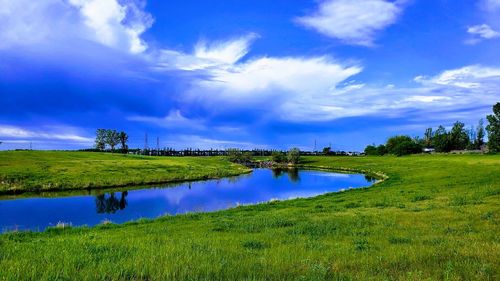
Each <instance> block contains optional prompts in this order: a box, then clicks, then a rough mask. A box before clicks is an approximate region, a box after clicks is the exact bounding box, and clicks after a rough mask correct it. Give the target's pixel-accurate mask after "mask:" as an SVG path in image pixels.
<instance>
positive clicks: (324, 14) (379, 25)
mask: <svg viewBox="0 0 500 281" xmlns="http://www.w3.org/2000/svg"><path fill="white" fill-rule="evenodd" d="M402 9H403V5H402V1H386V0H357V1H352V0H325V1H322V2H321V3H320V4H319V7H318V10H317V11H316V12H314V13H312V14H311V15H307V16H303V17H299V18H297V19H296V21H297V22H298V23H299V24H302V25H304V26H306V27H309V28H312V29H314V30H316V31H317V32H319V33H321V34H324V35H326V36H328V37H331V38H336V39H339V40H341V41H342V42H345V43H347V44H352V45H362V46H372V45H373V44H374V43H373V42H374V40H375V37H376V35H377V33H378V32H380V31H381V30H383V29H385V28H386V27H388V26H390V25H392V24H394V23H395V22H396V20H397V19H398V17H399V15H400V14H401V13H402Z"/></svg>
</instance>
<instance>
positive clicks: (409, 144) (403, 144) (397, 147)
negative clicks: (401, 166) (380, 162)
mask: <svg viewBox="0 0 500 281" xmlns="http://www.w3.org/2000/svg"><path fill="white" fill-rule="evenodd" d="M386 147H387V151H388V152H389V153H390V154H394V155H397V156H402V155H408V154H413V153H421V152H422V146H421V145H420V144H418V143H417V142H416V141H415V140H414V139H412V138H410V137H409V136H394V137H391V138H389V139H388V140H387V144H386Z"/></svg>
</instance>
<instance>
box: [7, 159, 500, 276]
mask: <svg viewBox="0 0 500 281" xmlns="http://www.w3.org/2000/svg"><path fill="white" fill-rule="evenodd" d="M69 155H71V156H68V158H72V160H68V161H73V162H71V163H72V165H73V167H74V166H76V167H78V166H79V165H78V162H79V161H80V160H79V159H78V157H79V156H78V155H76V156H75V155H74V154H69ZM2 157H3V159H5V157H6V156H5V155H3V156H2ZM10 157H14V156H12V155H11V156H10ZM81 157H90V156H81ZM92 157H94V156H92ZM96 157H97V156H96ZM99 157H100V156H99ZM116 157H117V158H116V159H117V160H116V161H117V162H119V159H125V160H126V161H129V159H128V158H119V157H120V156H116ZM73 158H74V159H73ZM148 159H149V158H148ZM13 161H14V160H13ZM23 161H27V162H28V160H23ZM148 161H151V163H156V162H155V161H167V162H168V161H172V162H171V163H177V161H179V163H184V161H187V162H189V163H193V164H192V165H195V164H194V163H196V162H198V161H199V163H200V164H199V165H200V166H206V164H201V163H203V161H208V162H207V163H214V164H215V163H220V161H222V160H220V159H213V160H212V159H206V160H205V159H204V158H196V159H194V160H193V159H183V158H182V159H180V158H175V159H170V158H167V159H165V160H153V159H152V160H148ZM210 161H212V162H210ZM15 162H17V161H15ZM2 163H4V165H5V162H2ZM303 164H304V165H307V166H310V167H318V168H347V169H355V170H363V171H366V172H371V173H384V174H386V175H387V176H388V179H386V180H385V181H384V182H382V183H380V184H377V185H375V186H373V187H370V188H365V189H357V190H349V191H346V192H341V193H334V194H327V195H322V196H318V197H315V198H309V199H296V200H291V201H282V202H272V203H268V204H260V205H254V206H244V207H238V208H235V209H231V210H226V211H221V212H216V213H202V214H188V215H181V216H167V217H163V218H160V219H157V220H152V221H139V222H132V223H127V224H124V225H112V224H106V225H101V226H98V227H95V228H69V229H57V228H56V229H50V230H48V231H46V232H43V233H9V234H4V235H0V279H5V280H28V279H35V280H89V279H97V280H499V278H500V275H499V271H500V268H499V267H500V244H499V242H500V235H499V233H500V228H499V223H500V219H499V211H500V210H499V208H500V204H499V203H500V155H493V156H489V155H463V156H460V155H419V156H409V157H399V158H396V157H308V158H305V159H303ZM172 165H173V164H172ZM185 165H187V164H185ZM185 165H181V164H179V166H181V167H184V166H185ZM9 166H10V165H9ZM29 166H34V165H32V164H30V165H29ZM58 166H59V167H60V169H63V168H64V165H58ZM113 166H116V165H113ZM174 166H175V165H174ZM200 166H198V167H200ZM118 167H119V166H118ZM9 169H10V168H9V167H5V166H3V167H2V170H9ZM75 169H77V168H75ZM115 169H117V168H115ZM114 172H115V173H117V171H114ZM175 173H179V172H177V171H176V172H175ZM139 174H140V172H137V174H136V175H137V176H139ZM28 178H29V177H28ZM74 181H76V180H74ZM256 188H258V187H256Z"/></svg>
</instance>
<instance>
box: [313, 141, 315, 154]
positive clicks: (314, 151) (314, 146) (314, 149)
mask: <svg viewBox="0 0 500 281" xmlns="http://www.w3.org/2000/svg"><path fill="white" fill-rule="evenodd" d="M313 152H316V139H314V151H313Z"/></svg>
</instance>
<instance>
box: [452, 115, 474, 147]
mask: <svg viewBox="0 0 500 281" xmlns="http://www.w3.org/2000/svg"><path fill="white" fill-rule="evenodd" d="M450 142H451V149H452V150H453V149H454V150H464V149H465V148H466V147H467V145H468V144H469V142H470V139H469V135H468V134H467V131H466V130H465V124H464V123H462V122H459V121H457V122H455V124H453V128H451V131H450Z"/></svg>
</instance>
